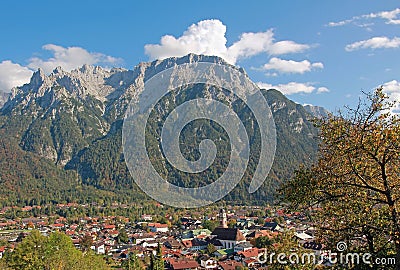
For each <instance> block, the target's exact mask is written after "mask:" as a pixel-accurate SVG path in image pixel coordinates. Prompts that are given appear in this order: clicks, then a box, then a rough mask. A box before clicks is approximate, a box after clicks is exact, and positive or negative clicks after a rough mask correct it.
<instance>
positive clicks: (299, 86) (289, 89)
mask: <svg viewBox="0 0 400 270" xmlns="http://www.w3.org/2000/svg"><path fill="white" fill-rule="evenodd" d="M257 85H258V87H260V88H262V89H277V90H279V91H281V92H282V93H283V94H285V95H292V94H299V93H304V94H310V93H312V92H314V91H315V90H317V93H322V92H329V89H328V88H326V87H319V88H318V89H317V88H316V87H315V86H314V85H313V84H312V83H309V82H306V83H299V82H289V83H286V84H277V85H272V84H269V83H263V82H258V83H257Z"/></svg>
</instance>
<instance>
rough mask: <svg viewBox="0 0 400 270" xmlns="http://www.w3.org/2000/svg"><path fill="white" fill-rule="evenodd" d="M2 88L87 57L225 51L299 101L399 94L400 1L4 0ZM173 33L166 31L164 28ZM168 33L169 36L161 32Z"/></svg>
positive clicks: (0, 12)
mask: <svg viewBox="0 0 400 270" xmlns="http://www.w3.org/2000/svg"><path fill="white" fill-rule="evenodd" d="M0 6H1V7H0V25H1V29H2V30H1V36H2V38H1V40H2V42H1V43H0V44H1V45H0V90H3V91H9V90H10V88H11V87H12V86H16V85H19V84H22V83H24V82H26V81H27V80H29V76H30V75H31V74H32V71H33V70H36V69H37V68H38V67H41V68H43V69H44V70H45V71H47V72H50V71H51V70H52V69H53V68H55V67H56V66H58V65H61V66H62V67H63V68H64V69H66V70H71V69H73V68H76V67H78V66H80V65H82V64H84V63H89V64H95V65H102V66H105V67H112V66H122V67H125V68H132V67H134V66H135V65H137V64H138V63H139V62H141V61H149V60H152V59H154V58H159V57H167V56H178V55H183V54H186V53H187V52H194V53H206V54H212V55H219V56H222V57H224V58H225V59H227V60H228V61H229V62H231V63H234V64H236V65H238V66H241V67H244V68H245V69H246V71H247V73H248V74H249V76H250V78H251V79H252V80H253V81H254V82H256V83H259V84H260V85H262V86H266V87H276V88H278V89H280V90H281V91H282V92H284V93H285V94H287V96H288V97H289V98H291V99H292V100H294V101H296V102H298V103H300V104H305V103H307V104H313V105H319V106H324V107H325V108H327V109H329V110H335V109H337V108H340V107H342V106H343V105H345V104H348V105H354V104H355V103H356V102H357V99H358V96H359V95H360V91H361V90H364V91H370V90H372V89H374V88H375V87H377V86H379V85H384V87H385V89H386V91H387V92H388V93H389V94H390V95H391V96H392V98H394V99H400V76H399V75H400V1H392V0H387V1H376V0H374V1H352V0H341V1H337V0H336V1H307V0H303V1H290V0H284V1H243V2H239V1H238V2H235V1H215V0H213V1H143V2H142V1H99V0H98V1H2V2H1V4H0ZM166 35H169V36H167V37H165V36H166ZM162 37H164V38H162Z"/></svg>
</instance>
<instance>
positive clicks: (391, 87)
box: [382, 80, 400, 113]
mask: <svg viewBox="0 0 400 270" xmlns="http://www.w3.org/2000/svg"><path fill="white" fill-rule="evenodd" d="M382 87H383V91H384V92H385V93H386V94H388V96H389V99H390V100H393V101H396V102H397V104H396V107H395V108H393V110H392V112H395V113H400V81H397V80H392V81H390V82H386V83H384V84H383V85H382Z"/></svg>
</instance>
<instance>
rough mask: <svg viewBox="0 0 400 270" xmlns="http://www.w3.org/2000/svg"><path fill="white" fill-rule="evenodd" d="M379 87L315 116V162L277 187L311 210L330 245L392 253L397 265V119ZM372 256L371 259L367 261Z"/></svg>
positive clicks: (399, 191) (399, 182)
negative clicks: (334, 110)
mask: <svg viewBox="0 0 400 270" xmlns="http://www.w3.org/2000/svg"><path fill="white" fill-rule="evenodd" d="M394 108H395V103H394V102H391V101H390V100H389V98H388V96H387V95H386V94H385V93H384V92H383V89H382V88H378V89H376V90H375V91H374V92H373V93H371V94H366V98H365V99H364V100H361V101H360V102H359V105H358V106H357V107H356V108H347V111H346V113H345V114H344V113H342V112H339V113H338V115H336V116H335V115H329V116H328V117H326V118H323V119H318V120H315V123H316V125H317V126H318V127H319V129H320V139H321V144H320V149H319V157H318V161H317V162H316V163H315V164H314V165H312V166H311V167H307V168H306V167H302V168H300V169H299V170H298V171H297V172H296V175H295V177H294V178H293V179H292V180H291V181H289V182H288V183H287V184H286V185H284V186H283V188H282V189H281V192H282V194H283V195H284V197H285V198H286V199H287V200H288V201H289V202H291V203H292V205H293V206H296V207H299V206H302V207H304V208H305V209H312V215H311V216H312V218H313V219H314V222H315V225H316V227H317V228H318V233H319V237H320V239H321V240H322V241H324V243H325V244H327V246H328V247H331V248H332V249H334V247H335V245H336V243H337V242H339V241H345V242H346V243H347V246H348V249H347V251H350V250H351V251H358V252H369V253H370V254H371V255H372V256H373V257H374V258H377V257H396V263H397V265H396V266H397V269H399V268H400V222H399V198H400V189H399V187H400V122H399V121H400V120H399V117H398V115H396V114H395V113H393V110H394ZM371 261H373V260H371Z"/></svg>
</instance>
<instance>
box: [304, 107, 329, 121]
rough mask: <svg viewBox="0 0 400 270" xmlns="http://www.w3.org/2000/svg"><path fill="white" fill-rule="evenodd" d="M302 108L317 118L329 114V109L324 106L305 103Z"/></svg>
mask: <svg viewBox="0 0 400 270" xmlns="http://www.w3.org/2000/svg"><path fill="white" fill-rule="evenodd" d="M304 109H305V110H306V111H307V112H309V113H310V114H311V115H312V116H314V117H317V118H322V117H326V116H328V114H329V111H327V110H326V109H325V108H323V107H319V106H313V105H305V106H304Z"/></svg>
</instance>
